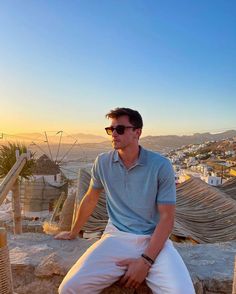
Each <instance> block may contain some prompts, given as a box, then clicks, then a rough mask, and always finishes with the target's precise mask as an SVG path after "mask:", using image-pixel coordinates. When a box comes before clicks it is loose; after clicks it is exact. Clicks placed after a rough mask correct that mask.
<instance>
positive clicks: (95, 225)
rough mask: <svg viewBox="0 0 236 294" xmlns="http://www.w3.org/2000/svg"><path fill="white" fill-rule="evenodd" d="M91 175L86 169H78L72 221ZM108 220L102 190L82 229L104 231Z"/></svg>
mask: <svg viewBox="0 0 236 294" xmlns="http://www.w3.org/2000/svg"><path fill="white" fill-rule="evenodd" d="M90 179H91V175H90V173H89V172H88V171H87V170H86V169H82V168H81V169H80V171H79V176H78V182H77V194H76V198H75V206H74V215H73V222H74V221H75V217H76V212H77V209H78V207H79V204H80V202H81V200H82V198H83V196H84V194H85V193H86V192H87V190H88V187H89V183H90ZM107 220H108V215H107V209H106V195H105V193H104V192H102V193H101V195H100V197H99V200H98V203H97V206H96V208H95V210H94V211H93V213H92V215H91V216H90V217H89V219H88V221H87V222H86V224H85V225H84V226H83V228H82V230H83V231H89V232H98V231H104V229H105V227H106V224H107Z"/></svg>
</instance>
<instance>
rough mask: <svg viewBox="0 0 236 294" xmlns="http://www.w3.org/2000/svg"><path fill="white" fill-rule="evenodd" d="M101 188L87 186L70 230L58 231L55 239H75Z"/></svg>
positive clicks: (90, 212)
mask: <svg viewBox="0 0 236 294" xmlns="http://www.w3.org/2000/svg"><path fill="white" fill-rule="evenodd" d="M101 191H102V189H94V188H93V187H92V186H89V188H88V191H87V192H86V194H85V195H84V197H83V199H82V201H81V203H80V206H79V208H78V211H77V215H76V220H75V222H74V224H73V226H72V228H71V230H70V231H63V232H60V233H59V234H57V235H56V236H55V239H64V240H71V239H75V238H76V236H77V235H78V234H79V232H80V230H81V229H82V227H83V225H84V224H85V223H86V221H87V220H88V218H89V216H90V215H91V214H92V212H93V211H94V209H95V207H96V205H97V202H98V199H99V196H100V193H101Z"/></svg>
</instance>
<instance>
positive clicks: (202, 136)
mask: <svg viewBox="0 0 236 294" xmlns="http://www.w3.org/2000/svg"><path fill="white" fill-rule="evenodd" d="M233 137H236V131H235V130H229V131H226V132H223V133H218V134H211V133H196V134H194V135H192V136H175V135H169V136H146V137H143V138H141V140H140V143H141V145H143V146H145V147H147V148H150V149H153V150H158V151H160V150H162V151H163V150H165V149H166V150H167V151H168V149H173V148H179V147H181V146H183V145H189V144H201V143H204V142H206V141H218V140H223V139H227V138H233Z"/></svg>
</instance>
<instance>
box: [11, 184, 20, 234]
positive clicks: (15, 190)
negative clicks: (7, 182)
mask: <svg viewBox="0 0 236 294" xmlns="http://www.w3.org/2000/svg"><path fill="white" fill-rule="evenodd" d="M12 194H13V195H12V196H13V197H12V211H13V222H14V234H21V233H22V223H21V204H20V185H19V180H16V181H15V183H14V185H13V187H12Z"/></svg>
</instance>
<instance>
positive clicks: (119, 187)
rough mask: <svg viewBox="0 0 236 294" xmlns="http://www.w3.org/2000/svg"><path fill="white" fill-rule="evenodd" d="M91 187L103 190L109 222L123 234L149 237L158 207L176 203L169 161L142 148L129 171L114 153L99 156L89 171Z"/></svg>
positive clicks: (172, 173)
mask: <svg viewBox="0 0 236 294" xmlns="http://www.w3.org/2000/svg"><path fill="white" fill-rule="evenodd" d="M91 185H92V187H93V188H95V189H104V190H105V193H106V198H107V211H108V215H109V218H110V220H111V222H112V224H113V225H114V226H116V227H117V228H118V229H119V230H121V231H124V232H130V233H134V234H141V235H143V234H144V235H146V234H152V233H153V231H154V229H155V227H156V225H157V223H158V222H159V213H158V210H157V205H158V204H175V202H176V189H175V176H174V171H173V168H172V165H171V163H170V161H169V160H168V159H167V158H165V157H163V156H161V155H160V154H158V153H155V152H153V151H150V150H147V149H144V148H142V147H140V153H139V158H138V161H137V162H136V163H135V165H134V166H132V167H130V168H129V169H127V168H126V167H125V165H124V164H123V162H122V160H121V159H120V157H119V154H118V152H117V150H113V151H110V152H107V153H102V154H100V155H99V156H98V157H97V158H96V160H95V162H94V165H93V168H92V176H91Z"/></svg>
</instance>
